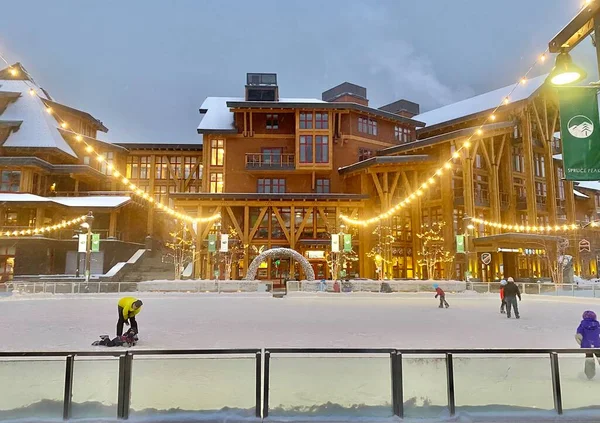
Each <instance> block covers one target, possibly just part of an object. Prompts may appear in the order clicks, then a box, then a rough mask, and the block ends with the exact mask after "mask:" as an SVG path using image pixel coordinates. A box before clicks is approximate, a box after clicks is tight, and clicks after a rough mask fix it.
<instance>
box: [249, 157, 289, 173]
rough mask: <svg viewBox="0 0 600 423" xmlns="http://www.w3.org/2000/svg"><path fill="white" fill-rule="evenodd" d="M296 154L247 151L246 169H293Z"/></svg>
mask: <svg viewBox="0 0 600 423" xmlns="http://www.w3.org/2000/svg"><path fill="white" fill-rule="evenodd" d="M295 167H296V162H295V154H291V153H285V154H264V153H246V169H266V170H293V169H295Z"/></svg>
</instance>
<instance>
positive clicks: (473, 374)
mask: <svg viewBox="0 0 600 423" xmlns="http://www.w3.org/2000/svg"><path fill="white" fill-rule="evenodd" d="M454 388H455V401H456V409H457V411H462V412H468V413H471V414H473V413H496V414H497V413H502V414H503V415H504V414H508V413H511V412H515V413H519V415H523V413H530V412H534V413H543V414H550V415H555V412H554V399H553V395H552V372H551V369H550V358H549V356H548V355H547V354H535V355H518V356H517V355H515V356H508V355H503V356H499V355H470V356H458V355H455V356H454Z"/></svg>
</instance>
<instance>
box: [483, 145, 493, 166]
mask: <svg viewBox="0 0 600 423" xmlns="http://www.w3.org/2000/svg"><path fill="white" fill-rule="evenodd" d="M493 142H494V139H493V138H492V143H493ZM481 149H482V150H483V156H484V157H485V161H486V163H487V167H488V170H491V169H492V162H491V161H490V155H489V154H488V151H487V148H486V146H485V142H483V141H481Z"/></svg>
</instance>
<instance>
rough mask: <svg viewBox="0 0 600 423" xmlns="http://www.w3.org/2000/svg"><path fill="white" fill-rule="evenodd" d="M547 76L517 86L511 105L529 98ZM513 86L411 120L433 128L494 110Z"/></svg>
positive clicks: (511, 98) (422, 114) (512, 95)
mask: <svg viewBox="0 0 600 423" xmlns="http://www.w3.org/2000/svg"><path fill="white" fill-rule="evenodd" d="M547 76H548V75H540V76H538V77H535V78H531V79H530V80H528V81H527V83H526V84H525V85H522V84H519V85H518V87H517V88H516V89H515V91H514V92H513V93H512V94H511V96H510V101H511V103H514V102H516V101H521V100H524V99H526V98H529V97H530V96H531V95H532V94H533V93H534V92H535V91H536V90H537V89H538V88H540V87H541V86H542V85H543V84H544V81H545V80H546V77H547ZM514 86H515V84H512V85H508V86H506V87H502V88H499V89H497V90H494V91H490V92H487V93H484V94H480V95H478V96H475V97H471V98H468V99H466V100H463V101H459V102H457V103H453V104H449V105H447V106H443V107H440V108H439V109H434V110H430V111H428V112H425V113H421V114H420V115H417V116H414V117H413V119H415V120H419V121H421V122H425V124H426V125H427V126H433V125H437V124H440V123H444V122H448V121H451V120H455V119H459V118H462V117H465V116H470V115H472V114H476V113H480V112H483V111H486V110H491V109H494V108H495V107H496V106H498V105H499V104H500V103H501V102H502V99H504V98H505V97H506V96H508V94H509V93H510V92H511V90H512V89H513V87H514Z"/></svg>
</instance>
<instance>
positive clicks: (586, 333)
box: [575, 310, 600, 379]
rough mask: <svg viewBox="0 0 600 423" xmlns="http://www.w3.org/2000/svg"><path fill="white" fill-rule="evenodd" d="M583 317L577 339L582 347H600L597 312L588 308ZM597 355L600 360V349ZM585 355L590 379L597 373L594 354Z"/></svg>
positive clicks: (586, 370) (599, 327) (587, 374)
mask: <svg viewBox="0 0 600 423" xmlns="http://www.w3.org/2000/svg"><path fill="white" fill-rule="evenodd" d="M581 317H582V318H583V320H582V321H581V323H580V324H579V327H578V328H577V333H576V334H575V340H576V341H577V343H578V344H579V345H581V348H600V323H598V320H597V318H596V313H594V312H593V311H591V310H586V311H584V312H583V315H582V316H581ZM595 355H596V357H597V358H598V360H599V362H600V351H599V352H598V353H596V354H595ZM585 357H586V359H585V375H586V376H587V377H588V379H592V378H593V377H594V376H595V375H596V362H595V360H594V354H591V353H586V355H585Z"/></svg>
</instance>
